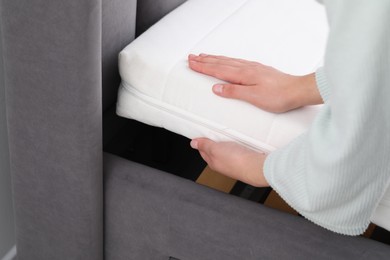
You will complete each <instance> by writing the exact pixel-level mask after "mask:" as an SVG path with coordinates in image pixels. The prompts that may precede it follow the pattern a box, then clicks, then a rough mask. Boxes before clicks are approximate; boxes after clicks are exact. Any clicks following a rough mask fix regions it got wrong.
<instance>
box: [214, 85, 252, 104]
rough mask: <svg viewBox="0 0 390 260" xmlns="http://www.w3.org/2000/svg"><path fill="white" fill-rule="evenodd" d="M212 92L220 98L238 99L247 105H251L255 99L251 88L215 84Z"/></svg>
mask: <svg viewBox="0 0 390 260" xmlns="http://www.w3.org/2000/svg"><path fill="white" fill-rule="evenodd" d="M213 92H214V93H215V94H216V95H218V96H220V97H224V98H232V99H239V100H243V101H246V102H249V103H253V102H254V101H255V99H256V96H255V95H254V91H253V86H243V85H237V84H216V85H214V86H213Z"/></svg>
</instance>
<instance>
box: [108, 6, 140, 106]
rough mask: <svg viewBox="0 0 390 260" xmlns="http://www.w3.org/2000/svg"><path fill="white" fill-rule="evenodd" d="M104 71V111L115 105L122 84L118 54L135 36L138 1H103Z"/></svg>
mask: <svg viewBox="0 0 390 260" xmlns="http://www.w3.org/2000/svg"><path fill="white" fill-rule="evenodd" d="M102 4H103V13H102V69H103V82H102V83H103V84H102V88H103V110H104V111H106V110H107V109H108V108H109V107H110V106H112V105H115V103H116V97H117V90H118V87H119V83H120V76H119V73H118V53H119V52H120V51H121V50H122V49H123V48H124V47H125V46H126V45H128V44H129V43H130V42H131V41H132V40H133V39H134V35H135V17H136V15H135V14H136V8H137V1H136V0H103V1H102Z"/></svg>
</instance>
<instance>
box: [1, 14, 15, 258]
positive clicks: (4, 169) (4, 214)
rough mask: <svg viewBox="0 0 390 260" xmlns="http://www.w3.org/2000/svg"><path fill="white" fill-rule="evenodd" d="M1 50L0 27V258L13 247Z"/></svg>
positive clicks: (12, 218) (13, 224)
mask: <svg viewBox="0 0 390 260" xmlns="http://www.w3.org/2000/svg"><path fill="white" fill-rule="evenodd" d="M0 19H1V16H0ZM0 24H1V20H0ZM2 50H3V44H2V41H1V27H0V258H1V257H3V256H4V255H5V254H6V253H7V252H8V251H9V250H10V249H11V248H12V247H13V246H14V245H15V223H14V211H13V206H12V192H11V175H10V170H9V151H8V133H7V120H6V119H7V118H6V106H5V88H4V73H3V72H4V71H3V55H2Z"/></svg>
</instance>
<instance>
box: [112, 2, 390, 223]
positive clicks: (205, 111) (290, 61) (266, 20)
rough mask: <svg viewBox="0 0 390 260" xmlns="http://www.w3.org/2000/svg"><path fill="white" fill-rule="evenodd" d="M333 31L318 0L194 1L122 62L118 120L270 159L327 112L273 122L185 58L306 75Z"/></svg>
mask: <svg viewBox="0 0 390 260" xmlns="http://www.w3.org/2000/svg"><path fill="white" fill-rule="evenodd" d="M327 31H328V26H327V21H326V16H325V10H324V8H323V7H322V6H321V5H320V4H318V3H317V2H316V1H314V0H297V1H291V0H213V1H210V0H189V1H187V2H185V3H184V4H183V5H182V6H180V7H179V8H177V9H176V10H175V11H173V12H172V13H170V14H169V15H168V16H166V17H164V18H163V19H162V20H161V21H160V22H158V23H157V24H156V25H154V26H153V27H152V28H150V29H149V30H148V31H147V32H145V33H144V34H143V35H141V36H140V37H138V38H137V39H136V40H135V41H133V42H132V43H131V44H130V45H128V46H127V47H126V48H125V49H124V50H123V51H121V53H120V54H119V70H120V74H121V77H122V84H121V87H120V89H119V93H118V103H117V114H118V115H120V116H123V117H127V118H132V119H135V120H138V121H141V122H143V123H146V124H149V125H153V126H158V127H163V128H166V129H168V130H170V131H173V132H175V133H178V134H181V135H184V136H186V137H188V138H195V137H208V138H210V139H213V140H215V141H235V142H238V143H241V144H243V145H245V146H248V147H250V148H252V149H255V150H259V151H263V152H265V153H268V152H271V151H273V150H275V149H277V148H280V147H283V146H284V145H286V144H287V143H289V142H290V141H291V140H292V139H294V138H295V137H297V136H298V135H299V134H301V133H303V132H304V131H305V130H306V129H307V128H308V127H309V126H310V123H311V121H312V120H313V119H314V118H315V116H316V114H317V112H318V110H319V109H320V108H321V106H308V107H304V108H300V109H297V110H293V111H290V112H287V113H284V114H273V113H269V112H266V111H262V110H260V109H258V108H256V107H254V106H252V105H250V104H247V103H244V102H242V101H238V100H230V99H225V98H222V97H218V96H216V95H215V94H213V92H212V91H211V88H212V86H213V84H215V83H218V82H220V80H216V79H214V78H211V77H209V76H205V75H201V74H198V73H196V72H193V71H191V70H190V69H189V68H188V63H187V56H188V54H190V53H195V54H198V53H209V54H219V55H225V56H231V57H239V58H244V59H248V60H254V61H259V62H261V63H264V64H266V65H269V66H273V67H275V68H277V69H279V70H282V71H284V72H287V73H290V74H294V75H303V74H307V73H310V72H313V71H315V70H316V69H317V67H318V66H320V64H321V62H322V58H323V54H324V51H325V45H326V38H327ZM388 197H389V198H390V194H388ZM387 203H388V202H387ZM386 205H387V206H385V207H384V208H382V207H378V210H379V209H380V212H384V214H387V215H385V216H384V217H382V215H383V214H382V213H378V214H379V215H378V214H377V215H378V216H379V217H376V218H375V219H381V221H382V220H383V219H386V221H382V222H389V221H388V220H387V219H390V212H389V211H390V210H389V209H390V205H389V203H388V204H386ZM377 212H379V211H377ZM377 215H376V216H377ZM386 216H387V217H386ZM378 224H379V223H378ZM381 224H382V223H381ZM385 225H386V224H385ZM387 225H389V224H387ZM382 226H383V224H382ZM388 228H389V227H388Z"/></svg>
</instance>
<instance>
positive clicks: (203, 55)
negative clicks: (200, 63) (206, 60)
mask: <svg viewBox="0 0 390 260" xmlns="http://www.w3.org/2000/svg"><path fill="white" fill-rule="evenodd" d="M199 56H200V57H206V56H207V54H206V53H201V54H199Z"/></svg>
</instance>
